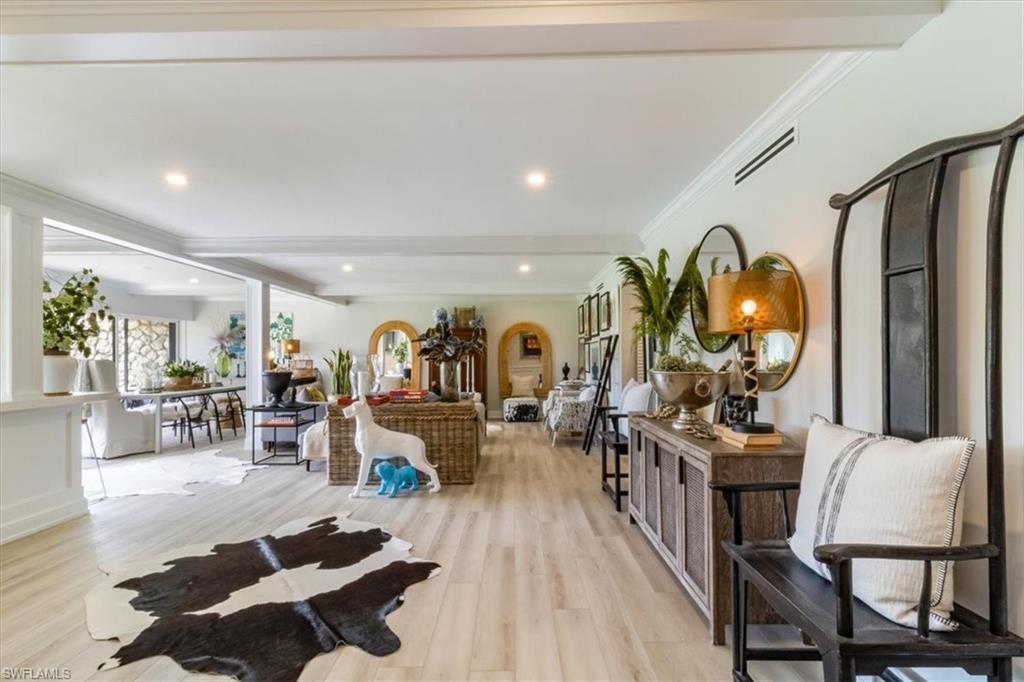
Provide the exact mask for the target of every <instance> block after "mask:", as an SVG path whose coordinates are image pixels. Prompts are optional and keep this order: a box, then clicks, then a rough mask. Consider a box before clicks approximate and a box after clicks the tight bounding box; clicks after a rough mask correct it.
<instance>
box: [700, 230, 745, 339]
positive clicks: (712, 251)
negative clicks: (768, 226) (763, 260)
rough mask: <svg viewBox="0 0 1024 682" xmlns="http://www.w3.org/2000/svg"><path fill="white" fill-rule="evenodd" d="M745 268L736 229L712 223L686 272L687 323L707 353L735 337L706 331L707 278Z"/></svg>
mask: <svg viewBox="0 0 1024 682" xmlns="http://www.w3.org/2000/svg"><path fill="white" fill-rule="evenodd" d="M746 268H747V254H746V251H745V250H744V249H743V242H742V241H741V240H740V236H739V234H737V232H736V230H734V229H733V228H732V227H730V226H729V225H715V226H714V227H712V228H711V229H710V230H708V231H707V232H705V233H704V236H703V237H702V238H701V240H700V243H699V244H698V245H697V249H696V258H695V259H694V261H693V265H692V266H691V271H690V273H689V274H690V277H689V280H690V281H689V284H690V322H691V324H692V326H693V333H694V336H695V337H696V341H697V343H699V344H700V347H701V348H703V349H704V350H706V351H707V352H709V353H721V352H722V351H724V350H726V349H727V348H728V347H729V346H730V345H732V343H733V342H734V341H735V340H736V336H735V335H731V334H727V335H723V334H712V333H711V332H710V331H708V295H707V280H708V277H712V276H714V275H717V274H720V273H721V274H725V273H729V272H738V271H740V270H745V269H746Z"/></svg>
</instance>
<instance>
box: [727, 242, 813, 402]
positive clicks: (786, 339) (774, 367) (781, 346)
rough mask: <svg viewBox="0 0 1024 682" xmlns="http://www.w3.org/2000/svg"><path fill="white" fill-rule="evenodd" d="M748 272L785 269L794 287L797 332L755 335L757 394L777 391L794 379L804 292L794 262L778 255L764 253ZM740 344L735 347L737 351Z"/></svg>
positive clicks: (802, 325) (800, 347)
mask: <svg viewBox="0 0 1024 682" xmlns="http://www.w3.org/2000/svg"><path fill="white" fill-rule="evenodd" d="M747 269H749V270H788V271H789V272H792V273H793V277H794V279H796V284H797V318H798V321H799V322H798V324H799V328H800V330H799V331H796V332H785V331H778V332H764V333H755V334H754V348H756V349H757V385H758V390H759V391H776V390H778V389H780V388H782V386H784V385H785V384H786V382H787V381H789V378H790V377H791V376H793V371H794V370H795V369H796V366H797V363H798V362H799V361H800V353H801V351H802V350H803V347H804V335H805V334H806V333H807V314H806V310H807V303H806V300H807V292H806V291H805V290H804V283H803V281H802V280H801V279H800V273H798V272H797V271H796V267H794V265H793V263H792V262H790V260H789V259H788V258H786V257H785V256H783V255H782V254H780V253H775V252H772V251H768V252H765V253H763V254H761V255H760V256H758V257H757V258H755V259H754V260H753V261H752V262H751V263H750V266H749V267H748V268H747ZM738 348H739V344H737V349H738Z"/></svg>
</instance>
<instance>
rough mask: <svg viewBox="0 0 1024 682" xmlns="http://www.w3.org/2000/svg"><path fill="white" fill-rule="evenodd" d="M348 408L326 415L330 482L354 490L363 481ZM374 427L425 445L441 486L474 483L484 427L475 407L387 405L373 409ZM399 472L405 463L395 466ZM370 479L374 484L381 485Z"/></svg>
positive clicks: (466, 404) (465, 403)
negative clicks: (355, 485)
mask: <svg viewBox="0 0 1024 682" xmlns="http://www.w3.org/2000/svg"><path fill="white" fill-rule="evenodd" d="M343 409H344V408H343V407H340V406H338V405H331V406H329V407H328V410H327V431H328V437H329V439H330V457H329V458H328V464H327V482H328V483H330V484H331V485H354V484H355V482H356V478H357V477H358V475H359V461H360V457H359V453H358V452H356V449H355V433H356V422H355V420H354V419H347V418H346V417H345V415H344V414H343V413H342V410H343ZM370 409H371V411H372V412H373V421H374V422H375V423H377V424H379V425H380V426H383V427H384V428H385V429H390V430H391V431H399V432H401V433H411V434H413V435H415V436H419V437H420V438H422V439H423V442H424V443H425V444H426V446H427V460H429V461H430V463H431V464H433V465H434V466H436V467H437V473H438V475H439V476H440V477H441V483H473V481H474V480H475V476H476V466H477V463H478V462H479V460H480V447H481V442H480V425H479V423H478V421H477V419H478V418H477V411H476V407H475V406H474V403H473V402H472V401H468V400H464V401H462V402H458V403H440V402H436V403H415V404H408V403H402V404H397V403H385V404H383V405H377V406H373V407H371V408H370ZM392 461H393V463H395V464H396V465H398V466H401V465H402V464H405V461H404V459H401V458H399V459H397V460H392ZM377 480H378V479H377V475H376V474H371V476H370V482H371V483H373V482H375V481H377ZM422 480H425V479H422Z"/></svg>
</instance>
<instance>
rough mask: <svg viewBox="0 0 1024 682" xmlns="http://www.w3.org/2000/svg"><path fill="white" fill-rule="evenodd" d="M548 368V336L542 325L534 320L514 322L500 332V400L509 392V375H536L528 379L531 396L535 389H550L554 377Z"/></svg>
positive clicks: (549, 362)
mask: <svg viewBox="0 0 1024 682" xmlns="http://www.w3.org/2000/svg"><path fill="white" fill-rule="evenodd" d="M552 367H553V361H552V353H551V337H549V336H548V332H547V330H546V329H544V327H542V326H540V325H539V324H537V323H536V322H517V323H515V324H514V325H512V326H511V327H509V328H508V329H506V330H505V332H504V333H503V334H502V335H501V341H500V343H499V344H498V388H499V392H500V393H501V397H502V399H505V398H508V397H511V396H512V395H513V390H512V378H513V377H521V378H525V377H536V378H534V379H533V380H532V382H530V383H531V385H532V387H533V390H534V395H538V394H539V391H537V389H538V388H540V389H542V390H543V391H549V390H551V388H552V386H553V385H554V376H555V375H554V371H553V370H552ZM518 383H522V382H518Z"/></svg>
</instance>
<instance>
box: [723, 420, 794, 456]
mask: <svg viewBox="0 0 1024 682" xmlns="http://www.w3.org/2000/svg"><path fill="white" fill-rule="evenodd" d="M715 435H716V436H718V437H719V438H721V439H722V442H723V443H725V444H726V445H731V446H733V447H734V448H739V449H740V450H774V449H775V448H776V447H777V446H779V445H782V441H783V440H784V439H783V436H782V434H781V433H779V432H778V431H774V432H772V433H741V432H739V431H734V430H733V429H732V428H730V427H729V426H727V425H725V424H715Z"/></svg>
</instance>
